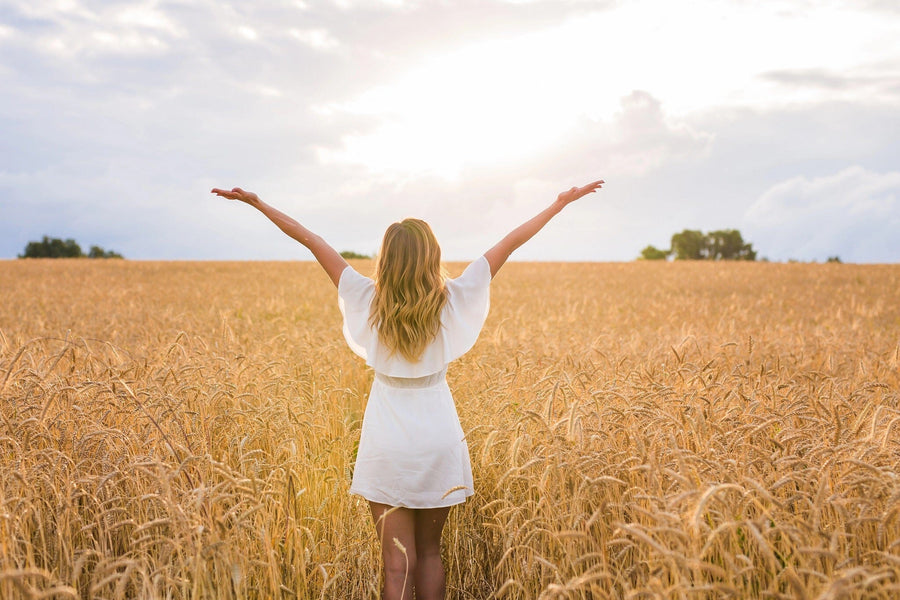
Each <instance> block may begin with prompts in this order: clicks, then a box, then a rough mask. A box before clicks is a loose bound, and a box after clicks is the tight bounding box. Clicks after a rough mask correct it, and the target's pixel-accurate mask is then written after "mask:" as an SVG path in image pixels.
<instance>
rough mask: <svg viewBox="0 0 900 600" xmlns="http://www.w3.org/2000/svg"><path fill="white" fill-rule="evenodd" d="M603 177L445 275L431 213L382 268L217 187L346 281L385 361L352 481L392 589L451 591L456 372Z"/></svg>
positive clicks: (370, 350)
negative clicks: (518, 268) (493, 306)
mask: <svg viewBox="0 0 900 600" xmlns="http://www.w3.org/2000/svg"><path fill="white" fill-rule="evenodd" d="M602 184H603V181H602V180H600V181H595V182H593V183H589V184H588V185H585V186H583V187H573V188H571V189H569V190H567V191H565V192H562V193H561V194H559V196H558V197H557V199H556V201H555V202H553V204H551V205H550V206H549V207H548V208H546V209H544V210H543V211H541V212H540V213H538V215H537V216H535V217H533V218H532V219H530V220H529V221H527V222H525V223H523V224H522V225H520V226H519V227H517V228H516V229H514V230H513V231H512V232H511V233H509V234H508V235H507V236H506V237H504V238H503V239H502V240H501V241H500V242H499V243H498V244H497V245H495V246H494V247H493V248H491V249H490V250H488V251H487V252H485V253H484V255H483V256H481V257H479V258H478V259H477V260H475V261H474V262H472V263H471V264H470V265H469V266H468V267H467V268H466V269H465V271H464V272H463V274H462V275H460V276H459V277H457V278H456V279H445V278H444V277H443V273H442V270H441V264H440V261H441V250H440V246H439V245H438V243H437V240H435V238H434V234H433V233H432V232H431V228H430V227H429V226H428V225H427V224H426V223H425V222H424V221H420V220H418V219H405V220H403V221H401V222H400V223H394V224H393V225H391V226H390V227H388V230H387V231H386V232H385V235H384V240H383V242H382V246H381V251H380V252H379V254H378V262H377V265H376V269H375V277H374V280H373V279H369V278H368V277H364V276H362V275H360V274H359V273H357V272H356V271H355V270H354V269H353V267H351V266H350V265H348V264H347V262H346V261H345V260H344V258H343V257H342V256H341V255H340V254H339V253H338V252H336V251H335V250H334V249H333V248H332V247H331V246H329V245H328V244H327V243H326V242H325V240H323V239H322V238H321V237H319V236H317V235H315V234H313V233H312V232H311V231H309V230H308V229H306V228H305V227H303V226H302V225H301V224H300V223H298V222H297V221H295V220H294V219H292V218H291V217H289V216H287V215H285V214H284V213H282V212H281V211H279V210H277V209H275V208H273V207H272V206H269V205H268V204H266V203H264V202H263V201H262V200H260V199H259V197H258V196H257V195H256V194H254V193H252V192H247V191H244V190H242V189H241V188H234V189H232V190H221V189H218V188H215V189H213V190H212V193H214V194H216V195H218V196H222V197H224V198H229V199H232V200H240V201H243V202H246V203H247V204H249V205H250V206H253V207H254V208H256V209H258V210H259V211H260V212H262V213H263V214H264V215H265V216H266V217H268V218H269V220H271V221H272V222H273V223H275V225H277V226H278V227H279V228H280V229H281V230H282V231H283V232H284V233H286V234H287V235H289V236H290V237H292V238H293V239H295V240H297V241H298V242H300V243H301V244H303V245H304V246H306V247H307V248H309V250H310V251H311V252H312V253H313V255H314V256H315V258H316V260H317V261H319V264H320V265H321V266H322V268H323V269H325V272H326V273H327V274H328V276H329V277H330V278H331V281H332V282H333V283H334V284H335V286H337V288H338V304H339V306H340V309H341V313H342V314H343V317H344V325H343V331H344V337H345V338H346V340H347V343H348V344H349V346H350V348H351V350H353V351H354V352H355V353H356V354H358V355H359V356H360V357H362V358H363V359H365V361H366V364H367V365H369V366H371V367H372V368H373V369H374V370H375V378H374V381H373V383H372V390H371V392H370V394H369V400H368V403H367V404H366V411H365V415H364V417H363V424H362V432H361V434H360V442H359V450H358V452H357V458H356V465H355V467H354V470H353V482H352V484H351V486H350V491H351V493H354V494H358V495H360V496H362V497H363V498H365V499H366V500H367V501H368V502H369V507H370V509H371V511H372V518H373V520H374V522H375V528H376V531H377V533H378V535H379V537H380V539H381V542H382V544H381V546H382V556H383V559H384V598H386V599H388V600H393V599H395V598H399V599H405V600H412V598H413V593H415V597H416V598H417V599H418V600H430V599H436V598H443V597H444V593H445V583H444V568H443V565H442V563H441V554H440V542H441V532H442V531H443V527H444V522H445V521H446V519H447V514H448V513H449V511H450V507H451V506H453V505H455V504H460V503H462V502H464V501H465V499H466V498H467V497H469V496H471V495H472V493H473V489H472V468H471V465H470V462H469V451H468V446H467V445H466V441H465V436H464V432H463V430H462V427H461V426H460V423H459V417H458V416H457V414H456V407H455V405H454V403H453V397H452V396H451V394H450V389H449V388H448V387H447V382H446V380H445V375H446V373H447V365H448V364H449V363H450V362H451V361H453V360H455V359H456V358H458V357H459V356H461V355H462V354H464V353H465V352H467V351H468V350H469V349H470V348H471V347H472V346H473V345H474V343H475V340H476V339H477V337H478V334H479V332H480V331H481V327H482V325H483V324H484V320H485V317H486V316H487V312H488V306H489V303H490V294H489V287H490V282H491V279H492V278H493V277H494V275H496V274H497V271H498V270H499V269H500V267H501V266H503V264H504V263H505V262H506V260H507V259H508V258H509V256H510V254H512V252H513V251H514V250H515V249H516V248H518V247H519V246H521V245H522V244H524V243H525V242H527V241H528V240H529V239H531V238H532V236H534V234H536V233H537V232H538V231H540V229H541V228H542V227H544V225H546V224H547V222H549V221H550V219H551V218H553V216H554V215H556V214H557V213H559V211H561V210H562V209H563V208H564V207H565V206H566V205H567V204H569V203H571V202H574V201H575V200H577V199H579V198H581V197H582V196H584V195H586V194H590V193H592V192H595V191H596V190H597V189H599V188H600V187H601V185H602Z"/></svg>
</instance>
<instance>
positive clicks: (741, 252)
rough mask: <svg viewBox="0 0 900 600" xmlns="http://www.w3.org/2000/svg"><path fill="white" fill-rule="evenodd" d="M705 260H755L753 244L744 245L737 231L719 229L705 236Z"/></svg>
mask: <svg viewBox="0 0 900 600" xmlns="http://www.w3.org/2000/svg"><path fill="white" fill-rule="evenodd" d="M706 246H707V258H710V259H712V260H756V251H755V250H754V249H753V244H747V243H744V238H743V236H741V232H740V231H738V230H737V229H720V230H718V231H710V232H709V233H708V234H707V235H706Z"/></svg>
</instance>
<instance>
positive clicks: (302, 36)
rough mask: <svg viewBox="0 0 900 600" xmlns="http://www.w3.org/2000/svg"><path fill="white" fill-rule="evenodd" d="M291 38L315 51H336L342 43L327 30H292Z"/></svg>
mask: <svg viewBox="0 0 900 600" xmlns="http://www.w3.org/2000/svg"><path fill="white" fill-rule="evenodd" d="M290 34H291V37H293V38H294V39H295V40H297V41H298V42H300V43H302V44H306V45H307V46H309V47H310V48H313V49H315V50H334V49H335V48H337V47H338V46H340V45H341V44H340V42H339V41H338V40H337V39H336V38H335V37H334V36H333V35H331V33H329V31H328V30H327V29H297V28H295V27H294V28H291V29H290Z"/></svg>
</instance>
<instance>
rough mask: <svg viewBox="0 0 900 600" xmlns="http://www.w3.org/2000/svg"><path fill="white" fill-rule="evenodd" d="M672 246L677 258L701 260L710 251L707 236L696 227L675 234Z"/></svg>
mask: <svg viewBox="0 0 900 600" xmlns="http://www.w3.org/2000/svg"><path fill="white" fill-rule="evenodd" d="M671 248H672V250H671V252H672V254H674V255H675V259H676V260H701V259H704V258H706V257H707V253H708V248H707V245H706V236H704V235H703V232H702V231H698V230H696V229H685V230H684V231H682V232H681V233H676V234H675V235H673V236H672V245H671Z"/></svg>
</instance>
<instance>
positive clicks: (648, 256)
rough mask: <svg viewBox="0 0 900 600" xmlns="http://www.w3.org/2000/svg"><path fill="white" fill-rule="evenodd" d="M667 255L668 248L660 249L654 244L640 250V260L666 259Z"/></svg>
mask: <svg viewBox="0 0 900 600" xmlns="http://www.w3.org/2000/svg"><path fill="white" fill-rule="evenodd" d="M668 257H669V251H668V250H660V249H659V248H657V247H655V246H647V247H646V248H644V249H643V250H641V260H666V259H667V258H668Z"/></svg>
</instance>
